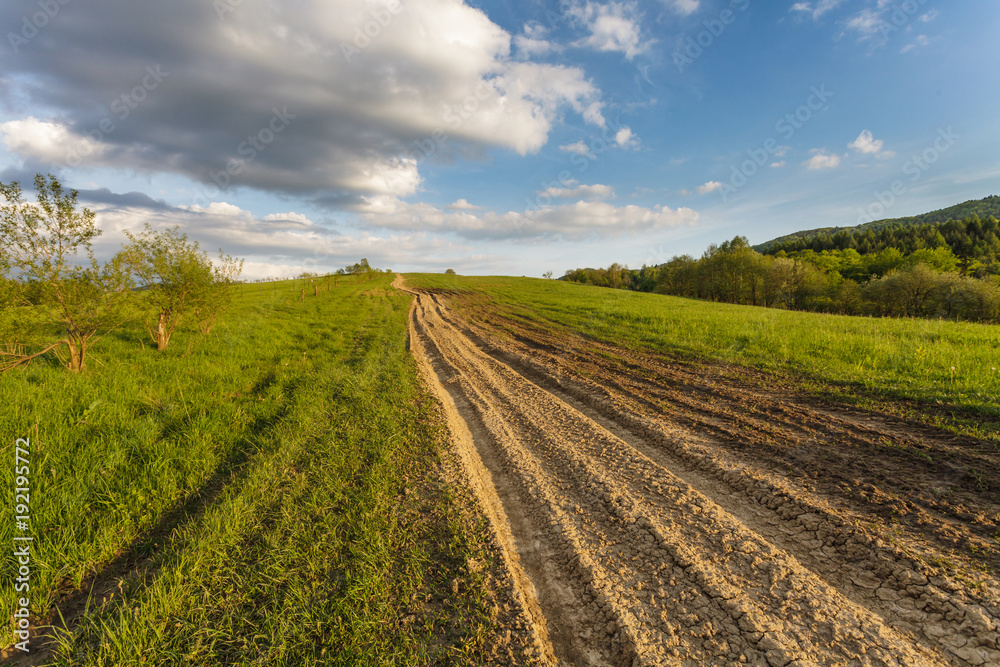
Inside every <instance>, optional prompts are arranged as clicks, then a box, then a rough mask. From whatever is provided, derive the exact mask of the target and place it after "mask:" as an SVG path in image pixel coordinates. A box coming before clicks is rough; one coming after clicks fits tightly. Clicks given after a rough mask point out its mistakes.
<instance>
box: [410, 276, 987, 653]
mask: <svg viewBox="0 0 1000 667" xmlns="http://www.w3.org/2000/svg"><path fill="white" fill-rule="evenodd" d="M397 287H401V288H402V284H401V282H400V281H397ZM413 293H414V296H415V300H414V304H413V308H412V310H411V344H412V349H413V352H414V354H415V356H416V357H417V358H418V362H420V363H421V365H422V367H423V368H424V370H425V374H426V375H428V376H431V377H429V378H428V379H429V380H430V382H431V384H432V385H435V384H436V385H437V386H438V388H439V390H440V391H439V394H440V397H441V398H442V400H443V401H445V402H446V403H450V404H451V406H452V412H453V416H454V419H452V420H451V421H452V422H453V424H452V430H453V432H456V431H462V432H464V434H465V435H464V437H461V438H458V441H457V442H456V447H458V448H459V449H461V450H463V451H461V452H460V458H461V459H462V461H463V463H464V466H465V470H466V472H465V475H466V483H469V484H471V485H472V486H473V487H474V491H475V493H476V495H477V497H478V498H479V500H480V502H481V504H483V506H484V507H485V508H486V511H487V516H488V517H489V518H490V521H491V523H492V525H493V528H494V530H495V532H496V534H497V536H498V540H499V541H500V542H502V543H503V545H504V552H505V554H506V556H505V560H506V566H507V567H508V568H509V569H510V571H511V573H512V576H513V578H514V580H515V581H516V582H518V588H519V589H520V592H521V596H522V605H523V612H524V614H525V616H526V617H528V618H529V619H530V621H531V624H532V626H533V628H534V632H535V640H536V642H537V645H538V651H537V654H538V660H539V661H540V662H543V663H548V664H593V665H602V664H614V665H696V664H697V665H702V664H708V665H710V664H719V665H723V664H756V665H776V666H784V665H790V664H792V665H809V664H824V665H825V664H844V665H847V664H877V665H944V664H977V665H978V664H991V663H992V664H997V663H1000V652H998V651H997V650H996V630H997V625H996V617H995V610H991V609H989V608H987V607H984V606H983V605H979V604H976V600H971V599H958V598H955V597H954V596H953V595H951V594H950V593H949V592H947V591H945V590H944V589H941V588H939V587H936V586H934V585H933V584H931V583H930V582H929V581H928V579H927V578H926V577H925V576H924V575H923V574H921V572H920V571H919V568H916V569H914V567H915V566H914V567H908V565H909V566H913V563H912V562H908V561H905V560H902V559H901V558H900V557H899V554H895V553H891V552H889V553H886V549H885V548H884V547H882V546H881V545H878V544H874V543H872V541H871V540H870V539H868V538H867V537H866V536H865V535H864V534H863V533H861V532H859V531H855V530H853V529H852V528H851V527H850V526H848V525H844V523H843V522H841V521H838V518H837V516H836V515H835V514H834V513H831V512H830V511H829V510H828V508H825V507H824V506H823V504H822V502H819V501H817V500H816V499H814V498H810V497H809V496H808V494H804V493H801V492H799V491H798V490H796V489H793V488H789V487H783V486H782V485H781V484H780V482H776V481H775V480H773V479H769V478H767V477H766V476H761V475H758V474H755V473H754V471H753V470H749V469H747V467H746V466H741V465H739V462H734V461H733V460H730V459H729V458H727V457H726V456H725V455H724V454H720V453H718V452H706V451H705V450H704V448H703V445H702V444H699V442H698V438H696V437H691V438H689V439H687V440H686V433H685V432H684V431H683V429H681V430H678V428H677V426H676V424H673V423H670V422H668V421H666V420H664V419H663V418H662V414H661V413H662V410H658V409H656V408H655V407H651V406H650V405H648V400H646V399H644V398H641V397H640V396H639V394H638V393H635V395H633V394H632V393H630V392H629V391H627V388H624V389H623V387H622V386H621V382H622V376H620V375H614V374H609V376H608V378H606V379H607V380H608V382H602V381H601V378H600V376H599V374H594V373H591V374H590V377H583V376H575V377H568V376H567V374H566V371H565V369H563V368H561V367H555V366H553V365H552V364H546V363H545V354H544V353H542V352H540V351H539V349H537V346H536V349H531V346H525V345H513V344H510V343H509V342H507V343H502V344H500V343H497V341H496V340H495V338H493V339H491V332H490V331H489V329H488V328H487V327H484V326H482V325H473V324H470V323H469V322H465V321H463V320H462V319H460V318H458V317H457V316H456V315H455V314H454V313H452V312H450V311H449V309H448V307H447V304H446V302H445V301H444V299H442V298H440V297H437V296H435V295H432V294H428V293H422V292H413ZM595 378H596V379H595ZM626 380H627V378H626ZM616 383H617V385H618V386H613V385H615V384H616ZM649 395H650V394H649V392H648V391H646V390H644V391H643V392H642V396H643V397H645V396H649ZM644 402H646V403H647V404H645V405H644V404H643V403H644ZM459 420H461V423H458V422H459ZM873 567H874V568H875V569H874V570H873V569H872V568H873ZM942 611H944V612H945V613H940V612H942ZM949 617H950V618H949Z"/></svg>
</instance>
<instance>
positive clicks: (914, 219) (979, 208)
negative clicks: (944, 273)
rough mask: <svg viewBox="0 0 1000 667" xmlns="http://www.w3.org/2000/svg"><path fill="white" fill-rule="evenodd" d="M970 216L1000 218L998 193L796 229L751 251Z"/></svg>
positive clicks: (772, 250)
mask: <svg viewBox="0 0 1000 667" xmlns="http://www.w3.org/2000/svg"><path fill="white" fill-rule="evenodd" d="M972 216H978V217H979V218H981V219H984V220H985V219H986V218H989V217H991V216H992V217H994V218H1000V196H998V195H990V196H989V197H985V198H983V199H971V200H969V201H967V202H963V203H961V204H956V205H954V206H949V207H948V208H942V209H940V210H937V211H931V212H930V213H924V214H922V215H913V216H910V217H905V218H886V219H884V220H875V221H874V222H869V223H866V224H863V225H857V226H855V227H822V228H819V229H810V230H806V231H802V232H795V233H794V234H787V235H785V236H781V237H779V238H776V239H772V240H770V241H767V242H766V243H761V244H760V245H756V246H754V250H756V251H757V252H760V253H765V254H771V253H772V252H777V248H775V246H786V248H785V249H786V250H787V249H788V248H787V246H792V245H795V246H811V245H812V242H813V241H814V240H818V239H820V238H824V237H826V238H832V237H833V236H834V235H836V234H839V233H842V232H843V233H846V234H847V235H850V236H854V235H861V234H864V233H865V232H868V231H871V232H880V231H882V230H884V229H887V228H890V227H910V226H915V225H925V224H940V223H945V222H948V221H950V220H962V219H965V218H970V217H972Z"/></svg>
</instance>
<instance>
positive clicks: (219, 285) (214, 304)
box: [194, 250, 243, 336]
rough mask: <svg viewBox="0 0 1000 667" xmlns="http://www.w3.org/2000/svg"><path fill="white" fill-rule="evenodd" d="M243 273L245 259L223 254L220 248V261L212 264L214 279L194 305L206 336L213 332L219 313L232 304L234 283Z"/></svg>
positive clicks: (202, 331)
mask: <svg viewBox="0 0 1000 667" xmlns="http://www.w3.org/2000/svg"><path fill="white" fill-rule="evenodd" d="M241 273H243V260H242V259H235V258H233V257H232V256H231V255H223V254H222V250H219V261H218V262H217V263H215V264H214V265H213V266H212V281H211V282H210V283H209V285H208V287H207V288H206V289H205V291H204V293H203V294H202V295H201V298H199V299H197V300H196V302H195V306H194V315H195V317H196V318H197V320H198V328H199V329H201V333H202V334H204V335H205V336H207V335H208V334H210V333H212V327H214V326H215V322H216V320H217V319H218V317H219V315H221V314H222V313H223V312H225V311H226V309H227V308H229V306H230V305H231V304H232V302H233V285H234V284H235V283H236V279H237V278H239V276H240V274H241Z"/></svg>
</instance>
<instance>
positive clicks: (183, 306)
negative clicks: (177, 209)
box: [119, 224, 243, 351]
mask: <svg viewBox="0 0 1000 667" xmlns="http://www.w3.org/2000/svg"><path fill="white" fill-rule="evenodd" d="M125 235H126V236H127V237H128V239H129V244H128V245H126V246H125V247H124V248H123V249H122V251H121V253H119V258H120V261H121V263H122V265H123V266H126V267H127V268H128V269H129V271H131V272H132V273H133V274H134V275H135V277H136V279H137V282H138V284H139V286H140V287H141V288H142V289H143V290H144V295H143V296H144V301H145V302H146V305H147V308H148V309H149V310H150V311H151V312H152V317H153V320H152V321H150V320H147V327H148V329H149V335H150V337H151V338H152V339H153V342H155V343H156V349H157V350H160V351H162V350H165V349H167V346H168V345H169V344H170V338H171V336H173V333H174V331H175V329H176V328H177V325H178V324H180V322H181V320H182V319H183V318H184V317H185V316H186V315H188V314H189V313H193V314H195V315H196V316H197V317H198V320H199V323H200V324H201V329H202V331H203V332H204V333H207V332H209V331H211V328H212V324H213V323H214V322H215V317H216V315H218V313H219V312H220V310H221V309H222V308H223V307H224V305H225V303H226V302H227V299H228V298H229V289H228V288H229V285H230V284H231V283H232V282H233V281H234V280H235V278H236V277H237V276H238V275H239V273H240V271H242V268H243V262H242V261H238V262H237V261H236V260H233V259H232V258H231V257H223V255H222V251H219V257H220V266H218V267H213V266H212V262H211V261H210V260H209V259H208V254H207V253H205V252H203V251H201V250H199V248H198V243H197V242H192V241H188V238H187V235H186V234H181V233H180V231H179V228H178V227H173V228H171V229H167V230H166V231H163V232H158V231H155V230H153V229H152V228H151V227H150V226H149V225H148V224H147V225H146V226H145V229H144V231H143V232H142V233H140V234H138V235H133V234H131V233H130V232H125ZM154 322H155V324H154Z"/></svg>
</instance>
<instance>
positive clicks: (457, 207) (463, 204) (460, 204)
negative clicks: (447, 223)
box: [445, 199, 483, 211]
mask: <svg viewBox="0 0 1000 667" xmlns="http://www.w3.org/2000/svg"><path fill="white" fill-rule="evenodd" d="M445 208H447V209H449V210H452V211H478V210H480V209H482V208H483V207H482V206H474V205H472V204H470V203H469V202H468V201H467V200H466V199H457V200H455V201H454V202H452V203H451V204H448V206H446V207H445Z"/></svg>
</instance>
